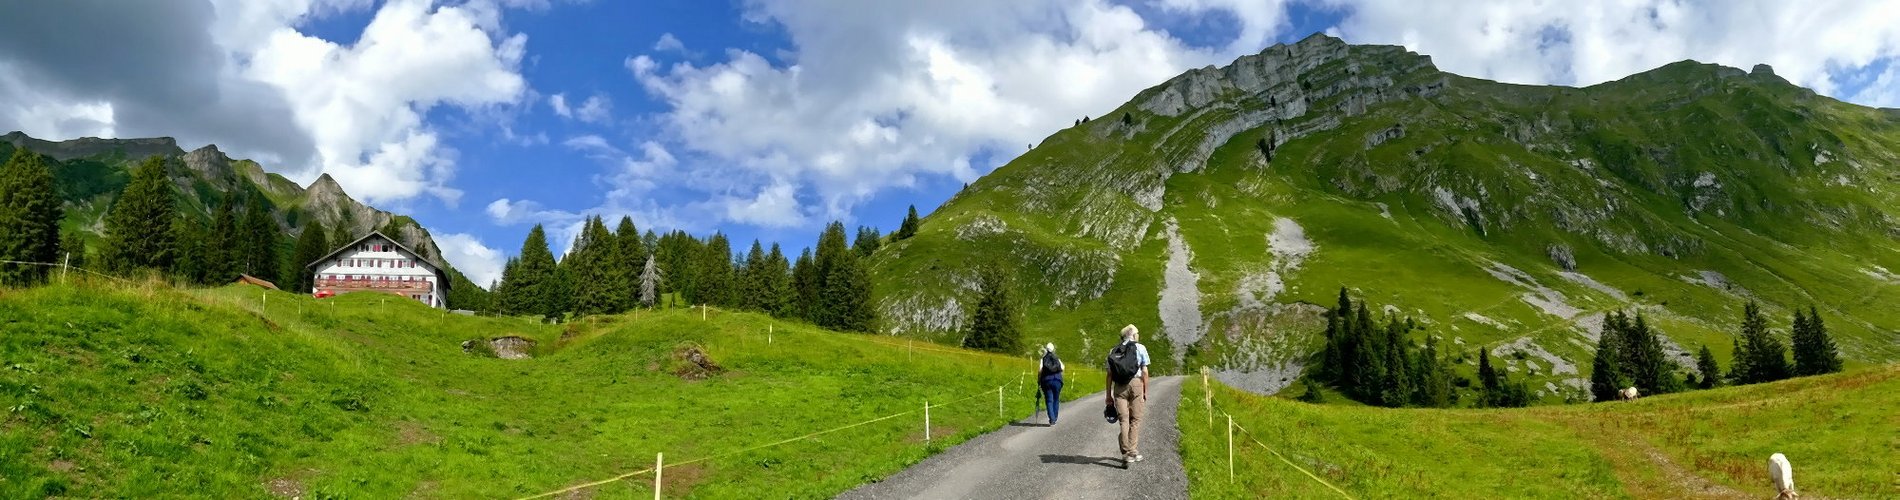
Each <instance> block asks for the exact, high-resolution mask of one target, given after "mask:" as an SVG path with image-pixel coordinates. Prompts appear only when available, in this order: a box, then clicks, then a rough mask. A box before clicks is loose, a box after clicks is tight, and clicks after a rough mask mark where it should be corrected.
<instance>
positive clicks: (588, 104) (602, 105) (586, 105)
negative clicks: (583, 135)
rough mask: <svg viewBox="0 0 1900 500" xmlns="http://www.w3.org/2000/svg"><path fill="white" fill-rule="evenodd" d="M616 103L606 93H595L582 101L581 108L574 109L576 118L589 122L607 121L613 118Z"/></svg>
mask: <svg viewBox="0 0 1900 500" xmlns="http://www.w3.org/2000/svg"><path fill="white" fill-rule="evenodd" d="M613 109H614V103H613V101H612V100H610V99H608V98H607V96H604V95H594V96H590V97H588V98H587V100H586V101H582V102H581V107H580V109H576V110H574V118H576V119H579V120H580V121H583V122H587V123H607V120H609V119H611V118H613V117H612V114H613Z"/></svg>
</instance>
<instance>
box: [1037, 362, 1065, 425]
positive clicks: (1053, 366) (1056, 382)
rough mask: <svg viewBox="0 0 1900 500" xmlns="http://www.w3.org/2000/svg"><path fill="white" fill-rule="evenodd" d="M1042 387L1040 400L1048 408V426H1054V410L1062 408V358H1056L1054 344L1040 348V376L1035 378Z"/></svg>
mask: <svg viewBox="0 0 1900 500" xmlns="http://www.w3.org/2000/svg"><path fill="white" fill-rule="evenodd" d="M1036 379H1037V380H1036V381H1037V384H1036V385H1038V386H1041V387H1042V399H1043V404H1044V407H1045V408H1048V410H1049V411H1048V414H1049V425H1056V415H1057V413H1058V412H1057V411H1056V409H1057V408H1059V407H1060V406H1062V358H1058V357H1056V343H1055V342H1050V343H1048V344H1044V345H1043V346H1042V376H1040V377H1037V378H1036Z"/></svg>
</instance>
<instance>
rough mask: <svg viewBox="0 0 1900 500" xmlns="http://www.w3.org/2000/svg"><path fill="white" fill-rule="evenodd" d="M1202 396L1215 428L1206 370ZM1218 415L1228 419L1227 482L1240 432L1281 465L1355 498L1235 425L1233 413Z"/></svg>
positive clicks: (1212, 397)
mask: <svg viewBox="0 0 1900 500" xmlns="http://www.w3.org/2000/svg"><path fill="white" fill-rule="evenodd" d="M1201 395H1202V401H1203V403H1204V404H1205V405H1206V406H1207V425H1208V426H1209V427H1213V425H1214V414H1215V413H1216V411H1215V410H1214V387H1213V382H1212V381H1210V380H1208V375H1207V371H1206V370H1205V369H1203V370H1202V371H1201ZM1218 413H1219V414H1220V415H1222V416H1224V417H1227V481H1228V482H1230V483H1231V482H1233V481H1234V468H1235V464H1236V463H1237V462H1236V460H1235V458H1234V433H1235V432H1236V431H1238V432H1239V433H1240V435H1242V436H1244V437H1246V438H1247V440H1248V441H1251V442H1253V444H1255V445H1258V446H1259V447H1260V448H1261V449H1264V450H1267V453H1271V454H1273V458H1277V459H1279V460H1280V462H1281V463H1285V464H1286V465H1287V466H1288V467H1292V468H1293V470H1297V471H1300V473H1301V474H1305V475H1306V477H1308V478H1312V480H1313V481H1314V482H1318V483H1319V484H1321V485H1323V486H1325V487H1326V488H1327V489H1330V490H1333V492H1334V493H1338V494H1339V496H1340V497H1341V498H1346V499H1348V500H1351V499H1352V498H1353V497H1352V495H1351V494H1348V493H1346V490H1342V489H1340V488H1339V487H1338V486H1334V485H1333V483H1331V482H1329V481H1327V480H1326V479H1324V478H1321V477H1319V475H1318V474H1314V473H1313V471H1310V470H1307V469H1306V468H1305V467H1301V466H1300V464H1297V463H1293V461H1292V460H1290V459H1288V458H1287V457H1286V455H1284V454H1281V453H1280V450H1276V449H1273V447H1272V446H1267V443H1264V442H1261V441H1260V438H1259V437H1257V436H1255V435H1254V434H1253V433H1252V432H1249V431H1248V430H1247V429H1246V428H1245V427H1241V426H1240V424H1236V423H1234V415H1233V414H1232V413H1227V412H1226V411H1220V412H1218Z"/></svg>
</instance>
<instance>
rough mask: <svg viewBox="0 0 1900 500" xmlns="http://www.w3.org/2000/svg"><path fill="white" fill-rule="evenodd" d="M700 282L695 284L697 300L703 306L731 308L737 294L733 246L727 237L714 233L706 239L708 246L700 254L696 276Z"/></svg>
mask: <svg viewBox="0 0 1900 500" xmlns="http://www.w3.org/2000/svg"><path fill="white" fill-rule="evenodd" d="M695 278H696V279H698V282H697V283H695V284H694V290H695V291H696V292H697V294H696V296H695V298H696V299H697V300H698V301H699V302H700V303H702V304H707V305H713V306H730V305H732V300H733V298H734V297H736V296H737V294H735V293H733V292H734V290H733V279H732V244H731V243H730V242H728V241H727V240H726V235H724V234H721V233H713V235H712V237H711V238H707V239H706V246H705V247H704V248H702V249H701V253H700V254H699V272H698V273H696V274H695Z"/></svg>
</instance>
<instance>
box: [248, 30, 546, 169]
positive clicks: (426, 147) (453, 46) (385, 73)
mask: <svg viewBox="0 0 1900 500" xmlns="http://www.w3.org/2000/svg"><path fill="white" fill-rule="evenodd" d="M496 15H497V14H495V13H493V12H491V11H486V10H484V9H482V8H481V6H480V5H478V4H464V5H460V6H433V5H431V4H430V2H428V1H426V0H395V1H392V2H389V3H387V4H385V5H384V6H383V7H382V8H381V9H380V10H378V11H377V13H376V15H375V17H374V18H373V19H371V21H370V23H369V25H368V26H367V27H365V28H364V30H363V34H362V36H361V37H360V38H359V39H358V40H357V41H356V42H355V43H354V44H351V45H347V46H345V45H340V44H336V43H332V42H329V41H326V40H323V39H320V38H315V37H311V36H308V35H304V34H302V33H300V32H298V31H296V30H295V29H292V28H289V27H283V28H279V29H277V30H276V31H273V32H272V33H271V34H270V35H269V36H268V37H267V38H266V39H265V41H264V43H263V45H262V46H260V47H257V48H256V49H255V50H254V51H252V52H250V58H251V64H250V65H249V67H247V68H246V72H245V73H246V74H247V75H248V76H250V77H252V78H254V79H256V80H258V81H263V82H268V83H270V84H272V85H275V86H277V87H279V88H281V89H283V90H284V94H285V95H286V96H288V97H289V98H290V100H291V104H292V107H293V109H295V110H296V114H297V121H298V122H299V123H301V124H303V126H304V127H305V128H306V129H309V130H310V132H311V133H312V135H313V136H314V138H315V140H316V144H317V151H318V152H319V153H320V155H321V156H322V162H323V165H322V169H323V171H325V172H328V173H330V174H331V175H332V176H334V177H336V179H337V181H338V182H339V183H341V184H343V187H344V189H345V190H348V191H349V192H350V193H351V194H353V195H355V196H359V197H362V198H364V199H365V200H367V201H372V202H374V201H377V200H400V199H405V198H409V197H413V196H416V195H418V194H422V193H430V194H434V195H436V196H437V197H439V198H442V199H443V200H444V201H447V202H449V203H451V204H452V203H453V202H454V200H455V199H456V197H457V196H459V194H460V193H459V191H457V190H455V189H453V188H449V187H448V181H449V180H450V179H451V178H452V177H453V174H454V163H453V152H452V151H448V150H447V148H446V146H444V145H442V144H441V140H440V138H439V137H438V133H437V132H436V131H435V130H433V128H432V127H430V126H429V125H428V124H427V123H425V119H424V116H423V115H424V113H426V112H428V111H429V109H430V108H433V107H435V106H437V105H443V104H447V105H454V106H459V107H463V108H470V109H473V108H480V107H484V106H494V105H506V104H512V103H516V102H517V101H518V100H520V99H521V98H522V96H524V95H525V90H526V88H527V84H526V82H525V81H523V79H522V77H521V75H520V73H519V71H518V67H519V64H520V61H521V55H522V52H523V50H524V48H525V45H526V43H527V37H526V36H525V35H520V34H516V35H512V36H504V35H501V34H498V33H491V32H490V31H489V28H488V27H489V26H491V25H493V24H494V23H495V22H496V21H495V20H494V19H493V17H494V16H496Z"/></svg>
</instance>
